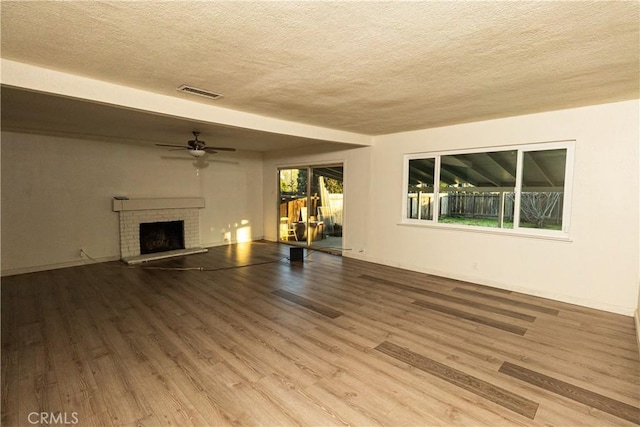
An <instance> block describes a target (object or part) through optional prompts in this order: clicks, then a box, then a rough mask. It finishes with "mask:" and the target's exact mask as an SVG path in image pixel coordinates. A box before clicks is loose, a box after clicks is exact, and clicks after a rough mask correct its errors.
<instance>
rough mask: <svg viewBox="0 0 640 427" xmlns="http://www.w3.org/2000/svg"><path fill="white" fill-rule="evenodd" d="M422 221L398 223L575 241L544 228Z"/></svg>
mask: <svg viewBox="0 0 640 427" xmlns="http://www.w3.org/2000/svg"><path fill="white" fill-rule="evenodd" d="M426 222H427V221H425V223H422V222H419V223H418V222H404V221H403V222H399V223H398V225H400V226H404V227H417V228H432V229H439V230H448V231H466V232H471V233H482V234H493V235H503V236H513V237H524V238H528V239H539V240H553V241H558V242H568V243H570V242H573V239H571V237H570V236H569V235H568V234H565V233H561V232H557V233H553V232H548V231H546V232H545V231H544V230H536V229H520V230H513V229H509V228H491V227H474V226H472V225H454V224H436V223H432V222H430V221H429V223H426ZM529 230H530V231H529Z"/></svg>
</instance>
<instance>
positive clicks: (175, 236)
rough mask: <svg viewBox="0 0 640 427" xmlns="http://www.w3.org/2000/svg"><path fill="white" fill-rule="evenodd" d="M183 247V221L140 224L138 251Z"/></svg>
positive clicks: (171, 249) (147, 252)
mask: <svg viewBox="0 0 640 427" xmlns="http://www.w3.org/2000/svg"><path fill="white" fill-rule="evenodd" d="M176 249H184V221H165V222H146V223H142V224H140V253H141V254H142V255H144V254H152V253H156V252H165V251H173V250H176Z"/></svg>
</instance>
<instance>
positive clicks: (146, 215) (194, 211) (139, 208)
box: [113, 197, 207, 264]
mask: <svg viewBox="0 0 640 427" xmlns="http://www.w3.org/2000/svg"><path fill="white" fill-rule="evenodd" d="M202 208H204V199H202V198H197V197H183V198H181V197H175V198H157V199H128V198H126V197H118V198H114V200H113V210H114V211H115V212H118V213H119V216H120V256H121V259H122V261H124V262H126V263H127V264H139V263H142V262H147V261H153V260H158V259H165V258H170V257H174V256H182V255H189V254H195V253H203V252H206V251H207V250H206V249H205V248H202V247H200V224H199V223H200V221H199V213H198V211H199V210H200V209H202ZM174 222H177V223H179V226H178V225H174V226H173V227H175V230H172V229H171V227H172V226H169V229H168V230H167V229H165V230H162V231H158V230H155V231H154V230H152V231H151V237H150V238H149V242H147V243H145V242H143V241H141V233H146V232H147V231H146V230H141V229H143V228H147V225H144V224H155V223H174ZM151 227H152V228H154V227H156V226H155V225H153V226H151ZM178 233H179V234H181V237H176V235H177V234H178ZM145 239H146V238H145V237H143V240H145ZM176 247H177V248H178V249H174V248H176Z"/></svg>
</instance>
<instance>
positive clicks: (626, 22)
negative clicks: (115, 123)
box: [1, 1, 640, 135]
mask: <svg viewBox="0 0 640 427" xmlns="http://www.w3.org/2000/svg"><path fill="white" fill-rule="evenodd" d="M1 7H2V10H1V12H2V14H1V19H2V29H1V30H2V50H1V54H2V57H3V58H6V59H10V60H14V61H18V62H23V63H27V64H32V65H37V66H41V67H46V68H51V69H54V70H59V71H63V72H66V73H71V74H77V75H82V76H87V77H91V78H94V79H99V80H104V81H107V82H112V83H117V84H121V85H125V86H130V87H134V88H139V89H143V90H147V91H151V92H155V93H160V94H166V95H170V96H175V97H182V98H186V99H190V100H193V101H195V102H205V103H211V104H214V105H216V106H219V107H223V108H228V109H233V110H239V111H243V112H250V113H256V114H260V115H263V116H268V117H274V118H279V119H285V120H290V121H294V122H300V123H307V124H313V125H317V126H322V127H328V128H333V129H340V130H347V131H352V132H357V133H362V134H367V135H378V134H386V133H392V132H399V131H406V130H413V129H421V128H428V127H435V126H443V125H449V124H455V123H462V122H469V121H476V120H484V119H491V118H498V117H505V116H513V115H519V114H527V113H534V112H540V111H548V110H554V109H562V108H570V107H577V106H583V105H590V104H597V103H605V102H612V101H619V100H625V99H634V98H639V97H640V93H639V84H640V75H639V73H640V61H639V40H640V33H639V27H640V17H639V13H640V2H636V1H632V2H622V1H617V2H615V1H614V2H570V1H565V2H562V1H556V2H526V1H522V2H499V1H493V2H462V1H459V2H440V1H428V2H321V1H307V2H302V1H295V2H195V1H192V2H102V1H100V2H99V1H86V2H44V1H35V2H11V1H2V4H1ZM182 84H189V85H193V86H196V87H200V88H204V89H210V90H212V91H215V92H220V93H222V94H224V98H223V99H221V100H218V101H209V100H206V99H204V98H201V97H197V96H193V95H187V94H182V93H179V92H177V91H176V88H177V87H178V86H180V85H182Z"/></svg>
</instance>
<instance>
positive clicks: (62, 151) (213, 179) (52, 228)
mask: <svg viewBox="0 0 640 427" xmlns="http://www.w3.org/2000/svg"><path fill="white" fill-rule="evenodd" d="M1 150H2V233H1V236H2V272H3V274H12V273H19V272H25V271H31V270H38V269H46V268H54V267H60V266H65V265H74V264H76V263H78V262H82V259H81V258H80V257H79V253H78V250H79V248H81V247H82V248H84V249H85V250H86V251H87V252H88V253H89V254H91V256H93V257H96V258H99V259H114V258H119V255H120V254H119V243H118V239H119V237H118V214H117V213H116V212H113V211H112V209H111V200H112V198H113V197H114V196H119V195H122V196H128V197H130V198H135V197H204V198H205V203H206V208H204V209H202V210H200V241H201V244H202V245H203V246H213V245H218V244H223V243H224V242H225V241H224V239H225V237H230V239H231V241H233V240H235V239H236V237H238V236H240V237H241V238H246V237H247V236H250V237H251V238H261V237H262V235H263V229H262V224H263V223H262V204H263V202H262V156H261V154H260V153H251V152H249V153H233V154H221V155H216V156H215V157H211V158H210V159H211V160H213V162H211V163H210V164H209V165H208V167H206V168H202V169H200V170H199V171H197V169H196V168H195V167H194V166H193V164H192V161H191V160H190V158H189V157H188V156H187V155H186V154H176V153H175V152H167V151H163V150H161V149H159V148H156V147H150V146H137V145H124V144H115V143H105V142H100V141H88V140H73V139H66V138H59V137H49V136H41V135H30V134H21V133H9V132H3V133H2V140H1ZM167 157H173V158H167ZM180 157H181V158H182V159H181V158H180ZM183 159H187V160H183ZM227 233H228V234H227Z"/></svg>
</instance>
